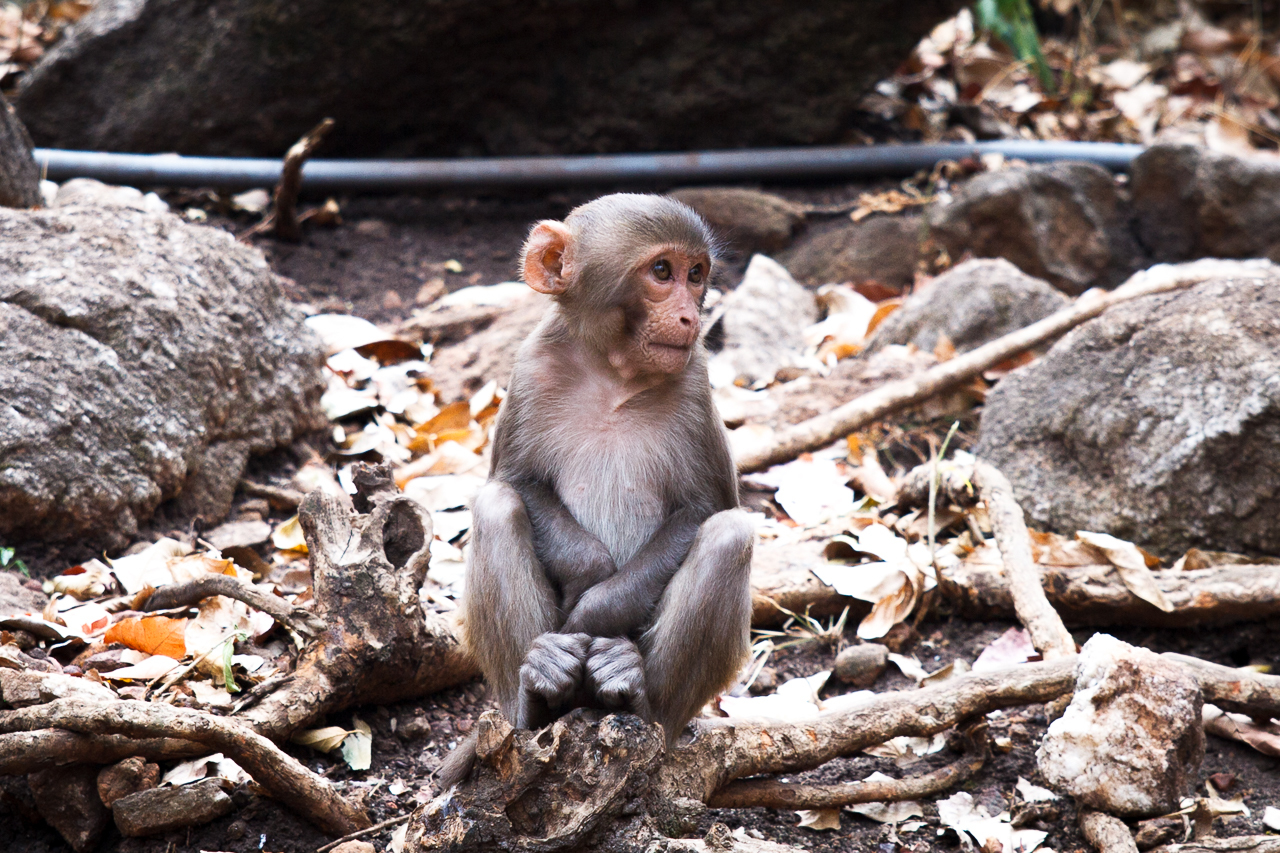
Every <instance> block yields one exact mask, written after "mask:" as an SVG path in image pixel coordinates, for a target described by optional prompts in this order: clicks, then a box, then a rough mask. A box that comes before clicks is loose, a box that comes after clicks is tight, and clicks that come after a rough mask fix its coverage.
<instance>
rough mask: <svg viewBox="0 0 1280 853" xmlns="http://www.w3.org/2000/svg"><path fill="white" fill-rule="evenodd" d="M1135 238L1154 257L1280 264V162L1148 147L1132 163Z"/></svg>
mask: <svg viewBox="0 0 1280 853" xmlns="http://www.w3.org/2000/svg"><path fill="white" fill-rule="evenodd" d="M1132 177H1133V180H1132V192H1133V210H1134V219H1135V224H1136V228H1137V233H1138V239H1139V240H1141V241H1142V244H1143V245H1144V246H1145V247H1146V249H1147V251H1148V252H1150V253H1151V256H1152V257H1153V258H1155V259H1156V260H1158V261H1184V260H1189V259H1192V258H1202V257H1215V258H1270V259H1271V260H1273V261H1280V162H1277V161H1276V160H1274V159H1263V158H1256V159H1254V158H1247V157H1236V156H1234V155H1231V154H1225V153H1222V152H1218V151H1210V150H1208V149H1206V148H1201V147H1197V146H1191V145H1155V146H1152V147H1151V148H1148V149H1147V150H1146V151H1144V152H1142V154H1141V155H1139V156H1138V158H1137V159H1136V160H1134V162H1133V176H1132Z"/></svg>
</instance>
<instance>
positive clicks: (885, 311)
mask: <svg viewBox="0 0 1280 853" xmlns="http://www.w3.org/2000/svg"><path fill="white" fill-rule="evenodd" d="M901 307H902V300H901V299H886V300H884V301H883V302H881V303H880V304H879V305H877V306H876V313H874V314H872V315H871V322H870V323H867V337H871V333H872V332H874V331H875V330H876V326H879V325H880V324H881V323H883V322H884V318H885V317H888V316H889V315H890V314H892V313H893V312H894V311H897V310H898V309H899V308H901Z"/></svg>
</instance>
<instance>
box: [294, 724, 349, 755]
mask: <svg viewBox="0 0 1280 853" xmlns="http://www.w3.org/2000/svg"><path fill="white" fill-rule="evenodd" d="M349 734H351V732H350V731H348V730H347V729H344V728H342V726H325V727H324V728H320V729H304V730H302V731H297V732H294V733H293V734H292V735H291V736H290V737H289V740H291V741H293V742H294V743H296V744H298V745H299V746H309V747H311V748H312V749H314V750H315V751H317V752H333V751H334V750H335V749H337V748H338V747H340V746H342V742H343V741H344V740H346V737H347V735H349Z"/></svg>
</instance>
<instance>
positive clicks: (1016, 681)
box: [406, 660, 1074, 851]
mask: <svg viewBox="0 0 1280 853" xmlns="http://www.w3.org/2000/svg"><path fill="white" fill-rule="evenodd" d="M1073 683H1074V661H1073V660H1067V661H1053V662H1044V663H1036V664H1026V665H1023V666H1020V667H1015V668H1011V669H1007V670H1004V671H1001V672H998V673H984V674H979V675H969V676H964V677H962V678H958V679H955V680H954V681H950V682H947V683H946V684H942V685H938V686H937V687H930V688H925V689H922V690H911V691H904V692H901V693H892V694H887V695H885V696H881V697H878V698H876V699H873V700H871V701H869V702H868V703H867V704H866V705H863V706H860V707H857V708H853V709H849V710H846V711H841V712H836V713H829V714H824V715H822V716H820V717H818V718H816V719H813V720H808V721H805V722H800V723H784V722H772V721H748V720H738V719H715V720H700V721H699V722H698V724H697V725H698V732H697V735H696V737H694V738H693V739H691V740H690V739H684V740H682V741H680V742H679V743H678V745H677V746H676V747H675V748H673V749H672V751H671V752H669V753H664V750H663V735H662V732H661V729H660V728H659V727H657V726H647V725H645V724H644V723H642V722H641V721H640V720H639V719H638V718H636V717H632V716H629V715H622V716H618V715H609V716H606V717H604V718H603V719H600V715H599V713H597V712H589V711H576V712H574V713H572V714H570V715H569V716H567V717H564V718H562V719H560V720H558V721H556V722H555V723H553V724H552V725H551V726H550V727H549V728H548V729H546V730H543V731H542V732H526V731H518V730H515V729H512V727H511V726H510V724H509V723H507V722H506V721H505V720H504V719H503V718H502V717H501V716H500V715H499V714H497V713H496V712H487V713H486V714H484V715H483V716H482V717H481V718H480V720H479V721H478V722H477V729H478V737H479V741H478V745H477V756H478V758H479V761H478V763H477V767H478V770H477V772H476V774H475V777H474V778H473V779H472V781H471V782H469V783H468V784H466V785H465V786H463V787H462V788H460V789H458V790H456V791H452V792H449V793H447V794H445V795H443V796H442V797H440V798H438V799H437V800H435V801H434V802H433V803H430V804H428V805H427V806H426V807H424V808H423V809H420V810H419V811H418V812H417V813H416V814H415V815H414V818H413V820H412V821H411V823H410V830H409V840H410V843H409V845H408V846H407V847H406V849H408V850H413V851H427V850H440V849H443V850H455V851H462V850H490V849H497V848H500V847H504V846H509V847H511V848H513V849H524V850H545V851H553V850H570V849H573V848H574V847H575V846H578V845H581V844H583V843H584V842H585V841H587V840H588V839H590V840H592V843H595V844H597V845H598V846H599V847H600V848H601V849H606V850H616V851H631V850H637V851H638V850H645V849H647V847H648V844H650V843H651V842H653V841H654V840H657V839H661V838H663V837H668V836H677V835H680V834H687V832H688V830H689V828H690V827H691V826H692V823H693V821H694V820H696V818H697V817H698V815H700V814H701V813H702V812H703V811H705V809H706V808H707V803H708V802H710V801H711V800H712V798H713V797H714V795H715V794H716V793H717V792H718V791H720V790H722V789H725V788H726V786H728V785H729V784H730V783H731V782H733V781H734V780H736V779H741V778H745V777H748V776H758V775H760V774H765V773H789V772H798V771H801V770H806V769H810V768H813V767H817V766H819V765H821V764H823V763H825V762H826V761H829V760H831V759H832V758H835V757H837V756H841V755H849V754H852V753H855V752H857V751H859V750H861V749H865V748H866V747H868V746H872V745H874V744H877V743H882V742H884V741H886V740H888V739H890V738H893V737H897V736H899V735H915V736H929V735H933V734H936V733H938V732H941V731H944V730H946V729H948V728H950V727H952V726H954V725H957V724H959V723H961V722H963V721H966V720H970V719H977V718H979V717H981V716H982V715H983V714H986V713H988V712H990V711H993V710H996V709H998V708H1006V707H1012V706H1016V705H1024V704H1029V703H1036V702H1045V701H1048V700H1050V699H1054V698H1056V697H1057V696H1060V695H1062V694H1064V693H1066V692H1069V691H1070V690H1071V687H1072V684H1073ZM958 775H959V774H957V778H958Z"/></svg>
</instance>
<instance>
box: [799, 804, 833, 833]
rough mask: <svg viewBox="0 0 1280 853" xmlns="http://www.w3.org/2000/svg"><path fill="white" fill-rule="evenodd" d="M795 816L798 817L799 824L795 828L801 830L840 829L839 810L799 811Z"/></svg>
mask: <svg viewBox="0 0 1280 853" xmlns="http://www.w3.org/2000/svg"><path fill="white" fill-rule="evenodd" d="M796 814H797V815H799V816H800V822H799V823H798V824H796V826H798V827H800V828H801V829H813V830H823V829H839V828H840V810H839V809H801V810H800V811H797V812H796Z"/></svg>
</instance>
